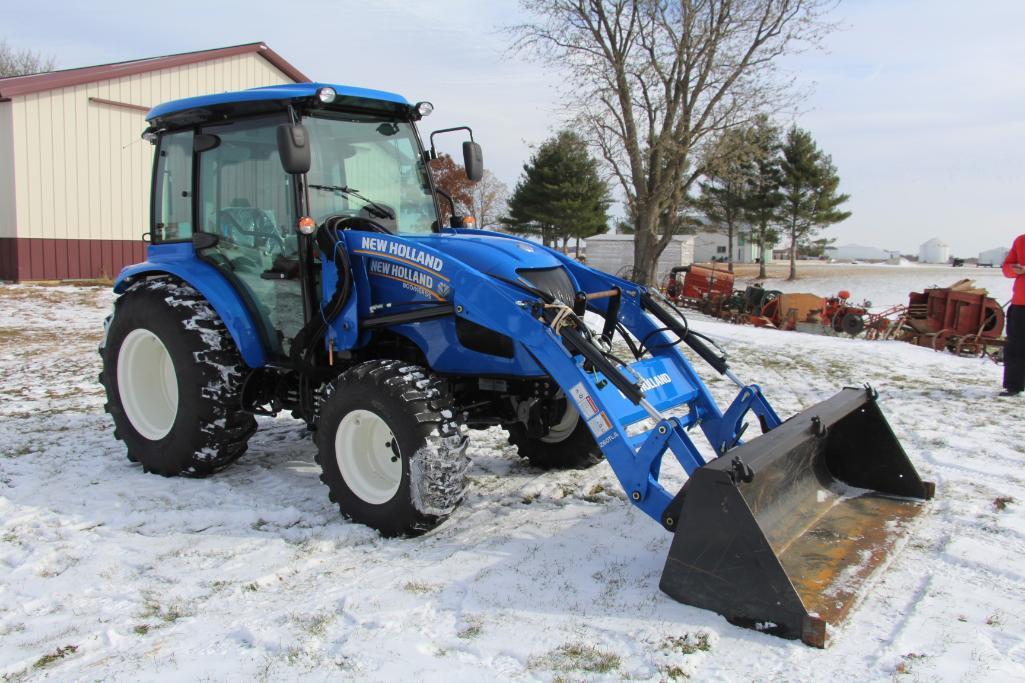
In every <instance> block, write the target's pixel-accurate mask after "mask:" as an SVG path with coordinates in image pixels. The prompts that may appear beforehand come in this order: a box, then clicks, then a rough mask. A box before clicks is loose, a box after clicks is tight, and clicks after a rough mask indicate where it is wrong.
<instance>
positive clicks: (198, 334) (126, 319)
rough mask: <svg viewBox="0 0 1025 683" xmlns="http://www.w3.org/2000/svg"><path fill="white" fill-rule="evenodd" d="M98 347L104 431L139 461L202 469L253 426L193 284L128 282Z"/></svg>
mask: <svg viewBox="0 0 1025 683" xmlns="http://www.w3.org/2000/svg"><path fill="white" fill-rule="evenodd" d="M99 351H100V357H101V358H102V359H103V371H102V372H101V373H100V378H99V379H100V382H101V383H102V384H103V387H104V389H106V392H107V404H106V406H105V409H106V411H107V412H108V413H110V415H111V417H112V418H113V420H114V438H116V439H119V440H121V441H124V443H125V446H126V447H127V448H128V459H129V460H131V461H133V462H138V463H140V464H141V465H142V467H143V470H145V471H146V472H153V473H155V474H161V475H164V476H168V477H170V476H174V475H179V474H180V475H185V476H193V477H203V476H206V475H208V474H211V473H213V472H216V471H218V470H221V469H223V468H225V467H227V466H228V465H229V464H231V463H232V462H234V461H235V460H237V459H238V458H239V457H240V456H241V455H242V454H243V453H245V451H246V448H247V447H248V442H249V437H250V436H252V434H253V432H255V431H256V420H255V419H254V418H253V416H252V415H250V414H249V413H246V412H243V411H241V410H239V406H240V396H241V389H242V379H243V377H244V376H245V372H246V367H245V364H244V363H243V362H242V358H241V356H240V355H239V352H238V349H237V348H236V347H235V342H234V340H232V338H231V335H230V334H229V333H228V330H227V328H225V326H224V324H223V323H222V322H221V319H220V317H218V315H217V313H216V312H215V311H214V310H213V308H212V307H211V306H210V304H209V303H208V302H207V301H206V300H205V299H204V298H203V296H202V295H201V294H200V293H199V292H197V291H196V290H195V289H193V288H192V287H190V286H188V285H186V284H184V283H182V282H179V281H177V280H171V279H161V280H148V281H144V282H139V283H136V284H134V285H132V286H131V287H130V288H129V289H128V290H127V291H126V292H125V293H124V294H122V295H121V296H120V297H119V298H118V299H117V301H116V302H115V303H114V313H113V315H112V316H111V317H110V318H108V319H107V334H106V338H105V339H104V342H103V345H102V346H101V347H100V349H99Z"/></svg>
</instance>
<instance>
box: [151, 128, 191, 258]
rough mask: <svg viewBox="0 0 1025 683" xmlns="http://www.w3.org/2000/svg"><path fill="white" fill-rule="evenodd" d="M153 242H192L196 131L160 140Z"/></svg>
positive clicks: (155, 185) (183, 132) (170, 134)
mask: <svg viewBox="0 0 1025 683" xmlns="http://www.w3.org/2000/svg"><path fill="white" fill-rule="evenodd" d="M150 233H151V237H152V239H153V242H175V241H178V240H188V239H192V131H191V130H186V131H181V132H179V133H168V134H166V135H164V136H162V137H161V138H160V149H159V151H158V152H157V168H156V177H155V178H154V182H153V228H152V230H151V231H150Z"/></svg>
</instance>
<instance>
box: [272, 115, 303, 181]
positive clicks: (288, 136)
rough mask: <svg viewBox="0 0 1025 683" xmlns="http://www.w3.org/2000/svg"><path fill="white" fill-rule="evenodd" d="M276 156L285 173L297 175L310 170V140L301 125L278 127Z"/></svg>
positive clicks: (284, 124) (292, 124)
mask: <svg viewBox="0 0 1025 683" xmlns="http://www.w3.org/2000/svg"><path fill="white" fill-rule="evenodd" d="M278 155H279V156H280V157H281V165H282V167H284V169H285V173H291V174H299V173H306V172H308V171H309V170H310V138H309V136H308V135H307V134H306V128H305V127H303V125H302V124H301V123H282V124H281V125H280V126H278Z"/></svg>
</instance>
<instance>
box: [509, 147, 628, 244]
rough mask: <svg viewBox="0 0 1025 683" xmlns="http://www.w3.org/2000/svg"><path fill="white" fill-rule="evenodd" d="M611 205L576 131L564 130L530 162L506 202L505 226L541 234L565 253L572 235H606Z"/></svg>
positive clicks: (545, 241)
mask: <svg viewBox="0 0 1025 683" xmlns="http://www.w3.org/2000/svg"><path fill="white" fill-rule="evenodd" d="M611 203H612V201H611V199H610V198H609V190H608V186H606V184H605V183H604V182H603V181H602V180H601V178H600V177H599V176H598V165H597V162H595V160H594V159H592V158H591V156H590V155H589V154H588V153H587V145H586V144H585V143H584V141H583V140H582V139H581V138H580V136H578V135H577V134H576V133H573V132H571V131H562V132H561V133H559V134H558V135H556V136H555V137H554V138H550V139H549V140H546V141H545V142H544V143H543V144H542V145H541V146H540V147H539V148H538V150H537V153H536V154H534V155H533V156H532V157H531V159H530V162H529V163H527V164H524V166H523V175H522V176H521V177H520V180H519V182H517V183H516V189H514V190H513V195H512V197H511V198H510V199H509V215H508V216H506V217H505V218H502V219H501V222H502V224H503V225H505V226H507V227H508V228H509V229H510V230H511V231H513V232H517V233H520V234H528V235H539V236H540V237H541V239H542V241H543V242H544V244H545V245H546V246H547V245H549V244H554V245H555V246H558V240H560V239H561V240H562V248H563V251H565V249H566V242H567V241H568V240H569V238H571V237H575V238H576V239H577V250H578V252H579V248H580V239H581V238H586V237H590V236H592V235H597V234H600V233H603V232H605V229H606V226H607V224H608V208H609V205H610V204H611Z"/></svg>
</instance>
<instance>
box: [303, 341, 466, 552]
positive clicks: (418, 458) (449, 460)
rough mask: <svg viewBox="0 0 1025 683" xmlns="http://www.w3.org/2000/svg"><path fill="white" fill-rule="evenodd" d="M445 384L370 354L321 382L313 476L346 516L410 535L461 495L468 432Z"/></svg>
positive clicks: (437, 519) (433, 522)
mask: <svg viewBox="0 0 1025 683" xmlns="http://www.w3.org/2000/svg"><path fill="white" fill-rule="evenodd" d="M451 408H452V400H451V397H450V396H449V394H448V391H447V389H446V386H445V383H444V382H443V381H442V380H441V379H440V378H437V377H434V376H432V375H430V374H429V372H428V371H427V370H425V369H423V368H420V367H417V366H411V365H409V364H408V363H405V362H402V361H393V360H375V361H368V362H366V363H361V364H360V365H357V366H355V367H352V368H350V369H348V370H346V371H345V372H344V373H343V374H342V375H341V376H340V377H339V378H338V379H336V380H335V381H334V382H332V383H331V384H330V385H328V388H327V391H326V392H325V396H324V400H323V403H322V404H321V407H320V419H319V420H318V422H317V430H316V437H315V438H316V441H317V462H318V463H319V464H320V467H321V472H322V473H321V476H320V479H321V481H323V482H324V483H325V484H326V485H327V487H328V489H329V497H330V499H331V501H332V502H334V503H337V504H338V507H339V509H340V510H341V513H342V515H344V516H345V517H347V518H349V519H351V520H353V521H355V522H359V523H360V524H365V525H367V526H369V527H372V528H374V529H377V530H378V531H379V532H381V534H382V535H384V536H416V535H419V534H422V533H424V532H426V531H429V530H431V529H433V528H434V527H436V526H437V525H438V524H440V523H441V522H442V521H444V520H445V518H447V517H448V516H449V515H450V514H451V513H452V511H453V510H454V509H455V508H456V506H457V505H458V504H459V502H460V501H461V500H462V497H463V490H464V487H465V479H466V476H465V475H466V469H467V467H468V465H469V461H468V459H467V457H466V445H467V439H466V436H465V435H463V434H462V433H461V432H460V430H459V427H458V425H457V424H456V423H455V421H454V420H453V418H452V410H451Z"/></svg>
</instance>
